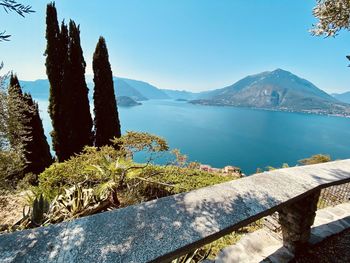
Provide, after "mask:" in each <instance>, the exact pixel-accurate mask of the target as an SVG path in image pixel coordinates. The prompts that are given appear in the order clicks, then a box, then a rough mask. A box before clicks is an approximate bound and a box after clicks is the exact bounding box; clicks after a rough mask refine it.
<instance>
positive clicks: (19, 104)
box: [6, 74, 29, 151]
mask: <svg viewBox="0 0 350 263" xmlns="http://www.w3.org/2000/svg"><path fill="white" fill-rule="evenodd" d="M25 106H26V104H25V103H24V102H23V93H22V89H21V86H20V84H19V81H18V78H17V76H16V75H14V74H11V76H10V82H9V87H8V98H7V114H8V116H7V120H6V122H7V133H8V142H9V143H10V147H11V148H12V149H16V150H18V151H21V148H22V146H23V143H24V141H25V140H26V131H25V130H24V127H25V121H26V118H25V112H26V111H28V110H29V109H27V108H26V107H25Z"/></svg>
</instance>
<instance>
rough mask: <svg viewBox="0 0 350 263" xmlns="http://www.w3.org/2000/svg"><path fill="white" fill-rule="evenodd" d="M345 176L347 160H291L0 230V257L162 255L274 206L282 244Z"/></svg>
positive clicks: (124, 258)
mask: <svg viewBox="0 0 350 263" xmlns="http://www.w3.org/2000/svg"><path fill="white" fill-rule="evenodd" d="M346 182H350V160H342V161H335V162H329V163H324V164H317V165H309V166H300V167H292V168H286V169H280V170H275V171H271V172H266V173H262V174H256V175H252V176H249V177H245V178H242V179H238V180H234V181H231V182H227V183H222V184H218V185H214V186H211V187H206V188H202V189H198V190H195V191H191V192H188V193H182V194H177V195H173V196H169V197H165V198H160V199H158V200H153V201H150V202H145V203H142V204H139V205H134V206H129V207H126V208H123V209H118V210H114V211H110V212H105V213H101V214H97V215H93V216H88V217H84V218H80V219H76V220H73V221H70V222H64V223H60V224H57V225H51V226H47V227H41V228H37V229H31V230H24V231H20V232H15V233H11V234H4V235H0V262H45V263H46V262H64V263H66V262H135V263H142V262H169V261H171V260H172V259H174V258H177V257H179V256H181V255H184V254H186V253H188V252H190V251H193V250H194V249H196V248H198V247H201V246H202V245H205V244H208V243H210V242H212V241H214V240H216V239H218V238H220V237H222V236H224V235H225V234H228V233H230V232H232V231H234V230H237V229H238V228H240V227H242V226H245V225H247V224H249V223H251V222H254V221H256V220H257V219H260V218H262V217H264V216H267V215H270V214H272V213H274V212H276V211H279V212H280V223H281V225H282V231H283V239H284V245H285V246H287V247H288V248H290V249H291V250H293V251H298V250H299V249H300V248H301V247H302V246H304V245H305V242H306V241H307V240H308V238H309V235H310V226H311V225H312V223H313V219H314V215H315V210H316V203H317V200H318V195H319V192H320V190H321V189H322V188H325V187H328V186H331V185H336V184H342V183H346Z"/></svg>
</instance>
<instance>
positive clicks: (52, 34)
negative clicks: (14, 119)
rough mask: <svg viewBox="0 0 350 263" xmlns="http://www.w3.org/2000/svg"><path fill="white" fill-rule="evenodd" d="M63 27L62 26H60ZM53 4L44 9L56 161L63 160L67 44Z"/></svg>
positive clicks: (47, 69)
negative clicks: (63, 111)
mask: <svg viewBox="0 0 350 263" xmlns="http://www.w3.org/2000/svg"><path fill="white" fill-rule="evenodd" d="M62 27H63V25H62ZM61 38H62V36H61V32H60V28H59V24H58V21H57V11H56V7H55V4H54V3H50V4H48V5H47V8H46V40H47V46H46V52H45V55H46V63H45V65H46V74H47V77H48V79H49V82H50V97H49V114H50V117H51V122H52V128H53V130H52V132H51V138H52V147H53V149H54V151H55V152H56V156H57V158H58V160H60V161H62V160H63V159H64V158H63V156H64V153H65V150H64V149H63V148H64V145H63V143H64V141H65V139H64V129H63V123H64V120H63V114H62V97H63V93H62V80H63V65H64V61H65V60H66V56H67V47H66V46H67V42H64V41H62V39H61Z"/></svg>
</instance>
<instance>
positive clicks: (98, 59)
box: [92, 37, 121, 147]
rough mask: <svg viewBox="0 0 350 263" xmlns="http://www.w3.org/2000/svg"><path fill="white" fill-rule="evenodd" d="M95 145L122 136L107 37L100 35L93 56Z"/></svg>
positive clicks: (106, 143)
mask: <svg viewBox="0 0 350 263" xmlns="http://www.w3.org/2000/svg"><path fill="white" fill-rule="evenodd" d="M92 66H93V70H94V83H95V88H94V113H95V118H94V125H95V146H97V147H100V146H103V145H110V144H111V141H110V140H111V139H112V138H113V137H118V138H119V137H120V136H121V132H120V122H119V115H118V108H117V103H116V99H115V94H114V85H113V74H112V70H111V65H110V63H109V59H108V50H107V46H106V42H105V39H104V38H103V37H100V39H99V40H98V43H97V46H96V49H95V53H94V56H93V63H92Z"/></svg>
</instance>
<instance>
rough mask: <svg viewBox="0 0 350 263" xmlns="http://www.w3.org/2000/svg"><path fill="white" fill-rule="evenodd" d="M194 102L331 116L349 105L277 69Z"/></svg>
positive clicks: (348, 109)
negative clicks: (329, 114) (330, 114)
mask: <svg viewBox="0 0 350 263" xmlns="http://www.w3.org/2000/svg"><path fill="white" fill-rule="evenodd" d="M195 103H200V104H211V105H231V106H243V107H255V108H269V109H279V110H291V111H306V112H317V113H334V114H338V113H339V114H341V113H344V112H345V111H350V108H349V107H350V106H349V105H345V104H343V103H341V102H339V101H337V100H336V99H335V98H333V97H332V96H330V95H329V94H327V93H326V92H324V91H323V90H321V89H319V88H317V87H316V86H315V85H314V84H312V83H311V82H310V81H308V80H305V79H303V78H300V77H298V76H297V75H295V74H293V73H291V72H289V71H286V70H283V69H280V68H278V69H275V70H273V71H265V72H262V73H259V74H256V75H250V76H248V77H245V78H243V79H241V80H239V81H237V82H236V83H234V84H232V85H231V86H228V87H226V88H222V89H218V90H215V91H213V92H210V93H209V94H206V97H205V98H203V99H202V100H198V101H195Z"/></svg>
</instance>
